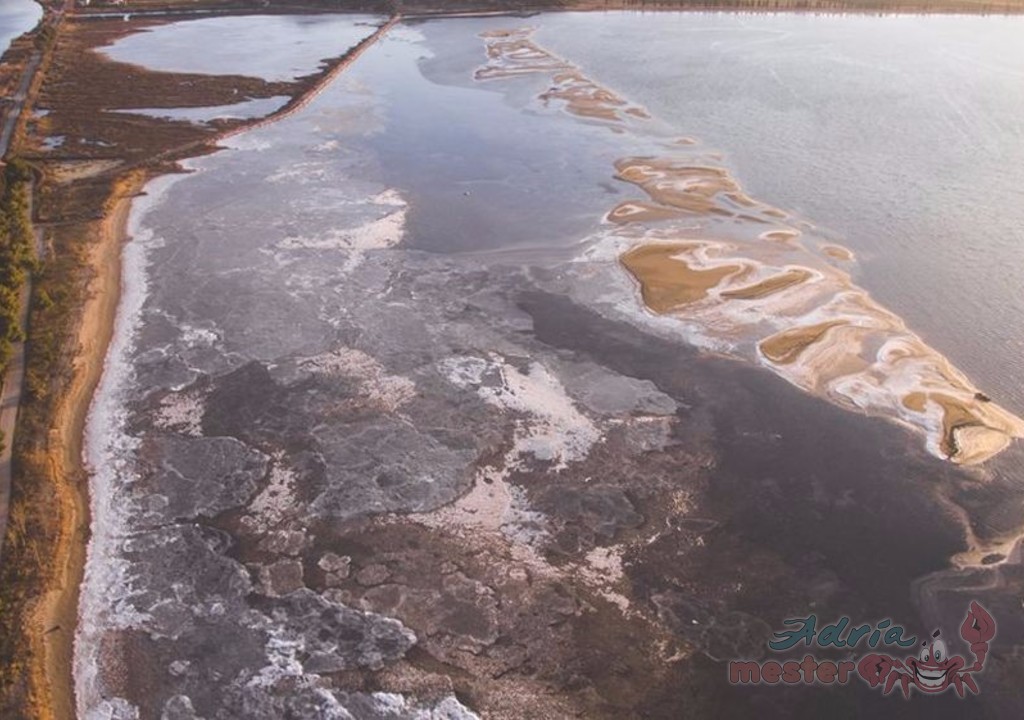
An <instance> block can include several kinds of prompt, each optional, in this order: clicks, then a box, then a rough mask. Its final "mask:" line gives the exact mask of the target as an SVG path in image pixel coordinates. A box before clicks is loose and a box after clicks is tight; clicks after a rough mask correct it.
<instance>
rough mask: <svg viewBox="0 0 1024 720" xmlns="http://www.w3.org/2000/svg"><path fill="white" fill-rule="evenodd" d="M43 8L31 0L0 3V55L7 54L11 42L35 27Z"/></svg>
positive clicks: (6, 0) (11, 0)
mask: <svg viewBox="0 0 1024 720" xmlns="http://www.w3.org/2000/svg"><path fill="white" fill-rule="evenodd" d="M42 16H43V8H42V7H41V6H40V5H39V3H37V2H33V1H32V0H3V2H0V54H3V53H5V52H7V48H8V47H9V46H10V44H11V40H13V39H14V38H16V37H18V36H19V35H21V34H22V33H25V32H28V31H29V30H31V29H32V28H34V27H35V26H36V23H37V22H39V18H41V17H42Z"/></svg>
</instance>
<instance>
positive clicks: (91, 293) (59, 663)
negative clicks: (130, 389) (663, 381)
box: [32, 173, 147, 718]
mask: <svg viewBox="0 0 1024 720" xmlns="http://www.w3.org/2000/svg"><path fill="white" fill-rule="evenodd" d="M146 180H147V178H146V177H145V176H144V175H143V174H141V173H140V174H135V175H132V176H130V177H129V178H127V179H126V180H124V181H123V184H122V187H120V188H119V190H120V192H119V193H118V195H117V196H116V198H115V199H114V200H113V201H112V203H111V206H110V209H109V211H108V213H107V214H106V216H105V217H104V219H103V221H102V222H101V223H100V227H99V229H98V232H97V235H98V237H97V238H96V240H95V242H94V244H93V246H92V248H91V251H90V259H89V260H90V262H89V266H90V267H91V268H92V270H93V272H94V273H95V274H94V276H93V279H92V280H91V282H90V283H89V290H88V299H87V300H86V304H85V307H84V308H83V311H82V318H81V322H80V324H79V328H78V347H79V352H78V355H77V358H76V361H75V369H74V376H73V379H72V382H71V385H70V387H69V389H68V391H67V393H66V394H65V395H64V397H63V399H62V401H61V404H60V406H59V408H58V411H57V416H56V422H55V423H54V427H53V429H51V431H50V448H49V453H48V454H49V462H50V463H51V471H52V474H53V477H54V479H55V480H56V486H57V495H58V497H59V498H60V501H61V507H60V514H61V522H60V531H59V536H58V544H57V547H56V548H55V555H56V556H57V557H59V558H63V563H62V565H61V566H60V567H59V569H58V571H57V573H56V576H55V578H54V583H53V587H51V588H50V590H49V591H48V592H47V593H46V594H45V595H43V596H42V597H41V599H40V600H39V601H38V603H37V605H36V607H35V608H34V610H33V613H32V617H33V625H34V627H36V628H38V629H40V630H42V634H41V635H36V636H35V637H34V642H36V643H38V646H37V648H36V652H37V653H39V654H37V655H36V657H42V658H44V665H43V667H42V668H40V667H38V666H36V667H34V668H33V672H34V673H42V677H37V678H36V680H37V682H36V683H33V684H34V685H35V686H36V687H40V688H46V691H47V695H48V697H49V700H50V702H49V706H48V708H47V709H48V710H49V711H50V713H51V714H50V715H49V716H48V717H55V718H73V717H74V716H75V699H74V689H73V679H72V671H71V663H72V654H73V646H74V637H75V627H76V625H77V619H78V594H79V587H80V585H81V581H82V574H83V572H84V568H85V557H86V548H87V545H88V537H89V499H88V486H87V476H86V472H85V469H84V467H83V465H82V443H83V437H84V432H85V423H86V418H87V416H88V412H89V406H90V404H91V401H92V397H93V393H94V391H95V389H96V386H97V384H98V383H99V380H100V377H101V376H102V374H103V367H104V362H105V359H106V355H107V347H108V345H109V343H110V339H111V337H112V336H113V331H114V320H115V318H116V316H117V307H118V301H119V299H120V296H121V248H122V246H123V244H124V242H125V241H126V240H127V227H128V217H129V213H130V210H131V206H132V200H133V198H134V196H135V195H136V194H137V193H138V191H139V190H140V189H141V188H142V186H143V185H144V183H145V181H146Z"/></svg>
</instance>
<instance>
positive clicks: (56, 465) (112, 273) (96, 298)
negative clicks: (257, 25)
mask: <svg viewBox="0 0 1024 720" xmlns="http://www.w3.org/2000/svg"><path fill="white" fill-rule="evenodd" d="M399 20H400V18H399V17H398V16H393V17H391V18H389V19H388V21H387V22H385V23H384V24H383V25H381V26H380V28H378V30H377V31H376V32H374V33H373V34H372V35H370V36H369V37H367V38H365V39H364V40H363V41H361V42H360V43H358V44H357V45H356V46H355V47H354V48H353V49H352V50H351V51H350V52H349V53H347V54H346V56H345V57H344V58H343V59H342V61H341V62H339V63H337V64H336V65H335V66H334V67H333V68H332V69H331V70H330V72H328V73H327V74H326V75H324V77H323V78H321V79H320V80H319V81H318V82H317V83H316V85H315V86H314V88H313V89H312V90H311V91H307V92H306V93H303V94H302V95H300V96H299V97H298V98H296V99H293V100H292V101H290V102H289V103H288V104H287V105H286V106H285V108H283V109H282V110H280V111H278V112H275V113H272V114H271V115H270V116H269V117H267V118H263V119H262V120H258V121H255V122H249V123H245V124H244V125H243V126H241V127H240V128H237V129H235V130H233V131H232V130H229V131H226V132H222V133H219V134H218V135H217V136H216V138H213V139H206V140H204V141H202V142H201V143H197V144H196V149H197V150H198V149H200V148H201V147H208V146H210V145H211V144H216V143H217V142H219V141H223V140H224V139H226V138H229V137H231V136H233V135H236V134H239V133H241V132H245V131H248V130H251V129H253V128H254V127H259V126H260V125H263V124H266V123H268V122H274V121H276V120H279V119H281V118H283V117H286V116H288V115H290V114H292V113H293V112H295V111H296V110H298V109H300V108H301V107H302V106H304V105H305V104H306V103H307V102H308V101H309V100H311V99H312V98H313V97H315V96H316V95H317V94H318V92H319V90H321V89H322V88H323V86H325V85H327V84H329V83H330V81H331V80H333V79H334V77H336V76H337V75H338V74H339V73H341V72H343V71H344V69H345V68H347V67H348V66H349V65H351V63H352V62H354V61H355V60H356V59H357V58H358V57H359V56H360V55H361V54H362V53H363V52H364V51H365V50H366V49H367V48H368V47H370V46H372V45H374V44H375V43H376V42H377V40H379V39H380V38H381V37H382V36H383V35H384V34H386V33H387V31H388V30H390V29H391V28H392V27H393V26H394V24H395V23H396V22H398V21H399ZM185 150H186V148H183V147H178V148H175V149H174V150H173V154H175V155H180V154H181V153H182V152H183V151H185ZM162 174H165V173H163V172H160V173H153V172H151V171H146V170H136V171H134V172H132V173H130V174H128V175H125V176H124V177H122V178H121V179H119V180H118V184H117V186H116V191H115V194H114V196H113V198H112V199H111V200H110V201H109V203H108V205H107V211H106V213H105V214H104V217H103V220H102V221H100V222H99V223H98V227H97V228H96V229H95V230H94V231H93V232H94V233H95V235H96V237H95V239H94V242H93V245H92V247H91V248H90V253H89V267H90V268H91V270H92V273H93V277H92V279H91V280H90V283H89V287H88V290H87V300H86V303H85V306H84V307H83V309H82V316H81V320H80V324H79V327H78V332H77V353H76V357H75V361H74V375H73V380H72V382H71V384H70V386H69V387H68V390H67V392H66V393H65V394H64V396H63V397H62V398H61V402H60V405H59V407H58V410H57V412H56V416H55V422H54V425H53V428H52V429H51V431H50V438H49V448H48V462H49V463H50V467H51V475H52V477H53V478H54V485H55V490H56V494H57V496H58V498H59V499H60V509H59V512H60V515H61V518H60V523H59V531H58V539H57V546H56V547H55V548H54V555H55V557H57V558H60V559H61V562H60V564H59V567H58V569H57V571H56V573H55V576H54V578H53V581H52V583H51V586H50V588H49V589H48V590H47V592H46V593H45V594H43V595H42V596H41V597H40V599H39V600H38V601H37V603H36V605H35V607H34V608H33V609H32V610H31V611H30V623H31V625H32V627H34V628H36V630H37V633H38V634H36V635H34V637H33V643H34V644H35V647H34V653H33V655H34V657H38V658H42V659H43V660H42V666H40V665H38V664H36V665H33V666H32V668H31V670H30V673H31V674H32V676H33V677H32V683H31V684H32V686H34V687H36V688H40V689H42V690H43V691H44V695H45V698H46V700H44V702H43V703H42V707H43V708H44V711H43V712H44V713H46V714H44V715H42V717H44V718H57V719H60V720H63V719H65V718H67V719H71V718H74V717H76V707H75V690H74V682H75V680H74V669H73V660H74V642H75V636H76V628H77V625H78V605H79V596H80V592H81V584H82V580H83V577H84V573H85V563H86V560H87V553H88V546H89V536H90V512H89V503H90V498H89V486H88V473H87V471H86V468H85V466H84V460H83V447H84V438H85V429H86V423H87V421H88V415H89V410H90V407H91V405H92V399H93V396H94V394H95V391H96V388H97V386H98V385H99V382H100V380H101V378H102V375H103V370H104V367H105V363H106V358H107V354H108V349H109V347H110V343H111V340H112V338H113V334H114V329H115V323H116V319H117V313H118V307H119V305H120V300H121V294H122V277H121V270H122V248H123V246H124V244H125V243H126V242H127V241H128V240H129V237H128V223H129V219H130V216H131V209H132V204H133V200H134V199H135V197H137V196H138V194H139V193H140V192H141V191H142V189H143V188H144V187H145V185H146V184H147V183H148V182H149V181H150V180H152V179H153V178H154V177H155V176H156V175H162Z"/></svg>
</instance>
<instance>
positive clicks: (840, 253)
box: [821, 243, 855, 262]
mask: <svg viewBox="0 0 1024 720" xmlns="http://www.w3.org/2000/svg"><path fill="white" fill-rule="evenodd" d="M821 251H822V252H823V253H825V254H826V255H828V256H829V257H830V258H832V259H834V260H842V261H843V262H853V260H854V259H855V258H854V255H853V251H852V250H850V249H849V248H844V247H843V246H842V245H836V244H834V243H825V244H824V245H822V246H821Z"/></svg>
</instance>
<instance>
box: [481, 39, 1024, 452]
mask: <svg viewBox="0 0 1024 720" xmlns="http://www.w3.org/2000/svg"><path fill="white" fill-rule="evenodd" d="M530 32H531V31H530V30H511V31H500V32H494V33H485V34H484V35H482V37H483V38H484V40H485V42H486V44H487V55H488V62H487V64H486V65H484V66H483V67H481V68H480V69H479V70H478V71H477V73H476V78H477V79H478V80H489V79H495V78H506V77H512V76H519V75H525V74H530V73H535V74H536V73H539V74H548V75H550V76H551V82H552V85H551V87H550V88H549V89H548V90H546V91H545V92H543V93H541V94H540V96H539V99H540V100H541V101H544V102H548V101H551V100H559V101H561V102H562V103H564V109H565V110H566V111H567V112H568V113H570V114H572V115H575V116H578V117H583V118H587V119H589V120H593V121H599V122H604V123H607V124H608V125H609V126H611V127H612V128H613V129H615V130H617V131H618V132H622V133H626V132H631V133H632V134H633V135H634V136H635V137H636V138H644V137H647V138H653V136H652V134H651V132H650V131H649V130H648V129H647V127H644V126H641V125H638V124H637V121H636V119H635V118H634V116H637V117H640V118H645V119H646V118H647V117H648V116H647V114H646V112H644V111H642V110H640V109H638V108H635V106H631V105H630V104H629V103H628V101H626V100H625V99H623V98H621V97H620V96H618V95H616V94H615V93H613V92H611V91H610V90H608V89H606V88H603V87H601V86H600V85H598V84H597V83H595V82H594V81H593V80H590V79H589V78H587V77H586V76H585V75H584V74H583V73H582V72H581V71H580V70H579V68H576V67H574V66H573V65H571V64H569V63H567V62H566V61H564V60H562V59H561V58H558V57H557V56H555V55H553V54H551V53H549V52H547V51H545V50H544V49H542V48H541V47H539V46H538V45H536V44H535V43H534V42H533V41H532V40H531V39H530ZM658 147H659V148H660V149H659V151H658V152H657V154H655V155H651V156H627V157H624V158H621V159H620V160H618V161H617V162H616V163H615V176H616V177H617V178H618V179H619V180H622V181H623V182H626V183H631V184H632V185H635V186H636V187H637V188H638V189H640V190H642V191H643V193H644V194H645V195H646V196H647V197H646V198H642V199H630V200H627V201H624V202H621V203H619V204H618V205H617V206H616V207H614V208H612V209H611V210H610V211H609V213H608V214H607V216H606V218H605V219H606V220H607V221H608V222H609V223H610V224H611V225H612V226H613V229H612V230H610V231H609V232H608V238H607V239H608V242H611V243H614V246H615V247H616V248H619V249H620V250H621V254H620V255H619V260H620V262H621V264H622V266H623V267H624V268H625V270H626V271H627V272H628V273H629V274H630V276H632V278H633V279H634V280H635V281H636V283H637V285H638V288H639V293H640V297H641V299H642V301H643V304H644V306H645V307H646V308H647V309H648V310H649V311H651V312H653V313H655V314H658V315H661V316H665V317H670V318H674V319H676V320H678V321H679V324H680V330H681V331H683V332H686V333H687V334H688V335H689V336H690V337H692V338H694V339H695V340H698V341H703V342H706V343H708V344H710V345H713V346H714V347H716V348H717V349H719V350H722V349H725V350H726V351H727V352H729V353H730V354H733V355H735V356H737V357H740V358H745V359H748V360H752V361H755V362H759V363H761V364H763V365H765V366H767V367H768V368H770V369H771V370H772V371H774V372H775V373H777V374H778V375H780V376H782V377H783V378H785V379H786V380H788V381H789V382H791V383H793V384H795V385H797V386H798V387H800V388H802V389H804V390H806V391H808V392H812V393H814V394H817V395H820V396H822V397H825V398H827V399H829V400H830V401H832V402H834V403H836V404H838V405H841V406H843V407H847V408H849V409H851V410H857V411H862V412H867V413H870V414H873V415H879V416H883V417H886V418H889V419H891V420H895V421H897V422H900V423H902V424H904V425H907V426H910V427H912V428H914V429H916V430H918V431H919V432H921V433H923V434H924V435H925V437H926V439H927V447H928V449H929V451H930V452H932V453H933V454H935V455H937V456H939V457H944V458H947V459H949V460H951V461H953V462H957V463H963V464H971V463H979V462H983V461H985V460H987V459H988V458H990V457H992V456H993V455H995V454H997V453H999V452H1000V451H1002V450H1003V449H1004V448H1006V447H1007V445H1009V443H1010V442H1011V441H1012V440H1013V439H1014V438H1019V437H1024V420H1022V419H1021V418H1019V417H1017V416H1016V415H1014V414H1013V413H1011V412H1009V411H1007V410H1005V409H1004V408H1002V407H1000V406H999V405H997V404H996V403H994V402H992V401H991V400H989V399H988V398H987V396H985V395H984V394H982V393H981V392H979V390H978V389H977V388H976V387H975V386H974V385H973V384H972V383H971V382H970V380H968V379H967V378H966V377H965V376H964V375H963V373H961V372H960V371H959V370H957V369H956V368H955V367H953V366H952V364H951V363H950V362H949V361H948V360H947V358H945V357H944V356H943V355H942V354H941V353H939V352H938V351H936V350H935V349H933V348H931V347H929V346H928V345H927V344H926V343H925V342H924V341H923V340H922V339H921V338H920V337H918V336H917V335H916V334H915V333H913V332H912V331H911V330H909V329H908V328H907V327H906V325H905V323H904V322H903V320H902V319H901V318H900V317H898V316H897V315H895V314H893V313H892V312H890V311H888V310H886V309H885V308H884V307H882V306H881V305H879V304H878V303H877V302H875V301H874V300H873V299H872V298H871V297H870V295H869V294H868V293H867V292H866V291H865V290H863V289H861V288H859V287H857V286H856V285H855V284H854V283H853V282H852V281H851V279H850V276H849V275H848V274H847V273H845V272H843V271H842V270H840V269H838V268H837V267H835V266H834V261H840V262H841V263H843V264H845V263H852V262H854V261H855V257H854V254H853V253H852V252H851V251H850V250H848V249H847V248H845V247H842V246H840V245H837V244H835V243H831V242H824V241H822V240H821V238H818V242H816V243H815V246H814V248H815V249H813V250H812V249H811V246H805V245H804V244H803V243H802V242H801V240H802V238H803V237H804V236H805V234H806V233H805V232H802V231H801V230H798V229H797V228H796V227H793V226H792V225H790V224H787V222H786V221H787V219H788V218H789V217H790V216H789V214H788V213H786V212H784V211H783V210H781V209H779V208H775V207H772V206H770V205H767V204H764V203H760V202H758V201H757V200H755V199H753V198H751V197H749V196H748V195H747V194H746V193H744V191H743V189H742V187H741V186H740V184H739V182H738V181H737V180H736V179H735V178H734V177H732V175H731V174H730V173H729V171H728V170H727V169H725V168H723V167H721V166H720V165H719V164H718V162H717V158H716V157H714V156H709V155H708V154H707V153H706V152H703V153H702V152H701V151H700V149H699V146H696V145H695V143H694V142H693V141H692V140H691V139H690V138H686V139H685V142H680V141H679V139H678V137H677V138H676V139H673V140H668V141H662V142H660V143H658ZM695 221H697V222H698V223H699V228H698V229H696V230H695V229H694V227H693V224H694V222H695ZM684 222H685V223H687V224H686V225H684V224H683V223H684ZM765 225H768V226H769V229H767V230H766V229H764V228H765ZM801 227H803V226H801Z"/></svg>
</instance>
